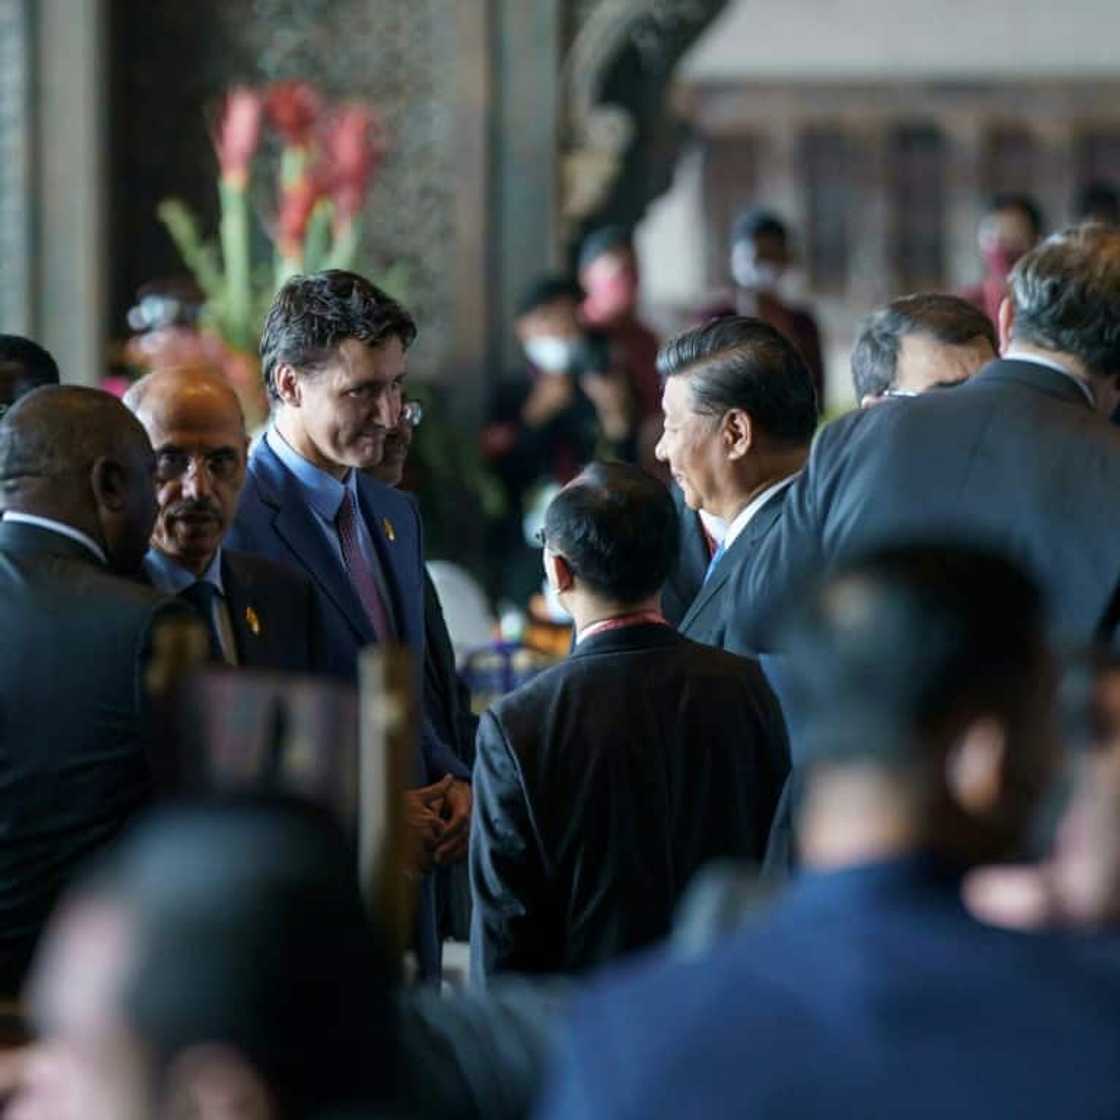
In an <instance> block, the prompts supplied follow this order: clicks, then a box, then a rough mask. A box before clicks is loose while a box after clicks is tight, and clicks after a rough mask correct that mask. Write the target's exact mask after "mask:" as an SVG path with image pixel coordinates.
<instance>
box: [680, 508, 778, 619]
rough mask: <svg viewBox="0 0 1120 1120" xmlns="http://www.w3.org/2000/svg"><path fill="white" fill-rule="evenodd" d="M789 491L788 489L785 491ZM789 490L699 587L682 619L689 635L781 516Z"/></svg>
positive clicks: (762, 512)
mask: <svg viewBox="0 0 1120 1120" xmlns="http://www.w3.org/2000/svg"><path fill="white" fill-rule="evenodd" d="M786 490H788V487H787V488H786ZM786 490H781V491H779V492H778V493H777V494H775V495H774V496H773V497H772V498H771V499H770V501H768V502H767V503H766V504H765V505H764V506H763V507H762V509H760V510H759V511H758V512H757V513H756V514H755V515H754V517H752V518H751V521H750V524H749V525H748V526H747V527H746V528H745V529H744V530H743V531H742V532H741V533H740V534H739V536H738V537H737V538H736V539H735V541H734V542H733V543H732V545H731V547H730V548H729V549H728V550H727V551H726V552H725V553H724V554H723V556H721V557H720V561H719V563H718V564H717V565H716V570H715V571H714V572H713V573H712V575H711V577H710V578H709V579H708V581H707V583H705V584H704V586H703V587H701V588H700V591H699V593H698V594H697V596H696V598H695V599H694V600H693V601H692V606H690V607H689V608H688V611H687V613H686V614H685V616H684V618H682V619H681V624H680V627H679V629H680V631H681V633H687V632H688V629H689V627H690V626H691V625H692V624H693V623H694V622H695V621H696V619H697V618H699V616H700V615H701V614H702V613H703V612H704V610H705V608H706V607H707V605H708V604H709V603H710V602H711V601H712V600H713V598H714V597H715V595H716V594H717V592H719V591H720V589H721V588H722V587H723V586H724V584H726V583H727V581H728V580H729V579H730V578H731V576H732V574H733V573H734V572H735V570H736V569H737V568H738V567H739V564H740V562H741V561H742V559H743V557H744V556H748V555H750V553H751V552H753V551H754V549H755V548H757V547H758V542H759V541H760V540H762V538H763V537H764V536H766V534H767V533H768V532H770V530H771V529H772V528H773V527H774V523H775V522H776V521H777V520H778V515H779V514H780V513H781V512H782V500H783V497H784V495H785V493H786Z"/></svg>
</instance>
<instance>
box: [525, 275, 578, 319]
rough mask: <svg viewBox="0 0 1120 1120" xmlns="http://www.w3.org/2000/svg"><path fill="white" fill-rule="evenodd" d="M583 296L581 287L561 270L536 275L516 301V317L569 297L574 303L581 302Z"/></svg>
mask: <svg viewBox="0 0 1120 1120" xmlns="http://www.w3.org/2000/svg"><path fill="white" fill-rule="evenodd" d="M583 298H584V291H583V288H581V287H580V286H579V284H578V283H577V282H576V281H575V280H573V279H572V278H571V277H570V276H565V275H564V274H563V273H561V272H549V273H546V274H545V275H544V276H538V277H537V279H536V280H534V281H533V283H532V284H530V285H529V287H528V288H526V289H525V292H524V294H523V295H522V297H521V299H520V300H518V303H517V312H516V314H517V317H518V318H519V319H520V318H521V316H522V315H528V314H529V313H530V312H532V311H536V310H537V309H538V308H541V307H547V306H548V305H549V304H550V303H556V302H557V301H558V300H562V299H570V300H572V301H573V302H575V303H577V304H578V303H582V302H583Z"/></svg>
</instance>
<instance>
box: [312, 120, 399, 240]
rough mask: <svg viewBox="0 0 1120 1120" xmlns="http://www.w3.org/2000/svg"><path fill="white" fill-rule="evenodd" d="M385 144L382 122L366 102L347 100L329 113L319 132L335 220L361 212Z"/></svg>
mask: <svg viewBox="0 0 1120 1120" xmlns="http://www.w3.org/2000/svg"><path fill="white" fill-rule="evenodd" d="M387 147H388V144H387V138H386V135H385V126H384V124H383V123H382V120H381V118H380V117H379V116H378V115H377V114H376V113H375V112H374V111H373V110H372V109H370V108H369V106H367V105H360V104H357V103H354V102H351V103H349V104H345V105H340V106H339V107H338V108H337V109H336V110H335V111H334V112H333V113H332V114H331V116H330V118H329V120H328V121H327V126H326V129H325V130H324V134H323V153H324V157H325V159H326V164H327V175H328V178H329V182H330V193H331V198H332V200H333V201H334V207H335V219H336V221H337V222H338V223H339V224H345V223H346V222H349V221H351V220H352V219H353V218H354V217H355V216H356V215H357V214H358V213H360V212H361V209H362V206H363V204H364V203H365V198H366V192H367V191H368V190H369V184H370V180H371V179H372V178H373V175H374V172H375V171H376V170H377V167H378V164H379V163H380V162H381V159H382V157H383V156H384V154H385V151H386V149H387Z"/></svg>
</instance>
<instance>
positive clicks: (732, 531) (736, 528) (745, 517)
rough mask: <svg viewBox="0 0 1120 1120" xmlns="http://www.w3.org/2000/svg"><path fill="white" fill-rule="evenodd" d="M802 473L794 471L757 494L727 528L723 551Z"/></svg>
mask: <svg viewBox="0 0 1120 1120" xmlns="http://www.w3.org/2000/svg"><path fill="white" fill-rule="evenodd" d="M800 473H801V472H800V471H794V473H793V474H790V475H786V477H785V478H782V479H779V480H778V481H777V482H775V483H773V484H772V485H770V486H767V487H766V489H765V490H763V491H762V493H761V494H756V495H755V496H754V497H753V498H752V499H751V500H750V501H749V502H748V503H747V505H746V506H745V507H744V508H743V509H741V510H740V511H739V513H738V514H737V515H736V516H735V517H734V518H733V520H732V521H731V524H730V525H728V526H727V532H726V533H725V534H724V537H723V550H724V551H725V552H726V551H727V550H728V549H729V548H730V547H731V546H732V545H733V544H734V543H735V539H736V538H737V537H738V536H740V535H741V534H742V532H743V530H744V529H745V528H746V527H747V526H748V525H749V524H750V523H751V521H753V520H754V516H755V514H757V513H758V511H759V510H760V509H762V507H763V506H764V505H766V503H767V502H768V501H770V499H771V498H772V497H774V495H775V494H780V493H781V492H782V491H783V490H784V489H785V488H786V487H787V486H789V485H791V484H792V483H793V480H794V479H795V478H796V477H797V476H798V475H799V474H800Z"/></svg>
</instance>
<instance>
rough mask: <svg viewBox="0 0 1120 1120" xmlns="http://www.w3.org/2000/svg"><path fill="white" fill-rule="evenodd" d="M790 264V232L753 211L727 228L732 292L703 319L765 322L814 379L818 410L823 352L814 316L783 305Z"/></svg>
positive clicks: (764, 212)
mask: <svg viewBox="0 0 1120 1120" xmlns="http://www.w3.org/2000/svg"><path fill="white" fill-rule="evenodd" d="M793 263H794V254H793V248H792V246H791V243H790V234H789V229H788V228H787V226H786V224H785V222H783V221H782V220H781V218H779V217H778V216H777V215H776V214H774V213H772V212H771V211H769V210H763V209H761V208H757V207H756V208H753V209H750V210H747V211H745V212H744V213H742V214H740V215H739V217H738V218H737V219H736V221H735V224H734V225H733V226H732V227H731V260H730V267H731V278H732V280H733V281H734V283H735V291H734V294H733V296H732V298H731V300H730V301H729V302H727V303H723V304H716V305H713V306H712V307H709V308H707V309H705V310H704V312H703V313H702V315H701V318H702V319H705V320H706V319H714V318H718V317H721V316H725V315H746V316H753V317H755V318H758V319H761V320H762V321H763V322H765V323H769V324H770V326H772V327H773V328H774V329H775V330H776V331H778V332H779V333H780V334H782V335H783V336H784V337H785V338H786V339H788V340H789V341H790V342H791V343H793V345H794V347H796V349H797V352H798V353H799V354H800V355H801V357H802V359H803V360H804V361H805V364H806V365H807V366H808V367H809V373H810V375H811V376H812V379H813V388H814V389H815V390H816V394H817V408H818V410H823V408H824V401H825V384H824V356H823V355H824V349H823V346H822V344H821V332H820V328H819V327H818V326H817V320H816V318H815V317H814V316H813V313H812V311H810V310H809V309H808V308H807V307H796V306H793V305H792V304H789V303H787V302H786V301H785V298H784V293H783V284H784V279H785V277H786V275H787V273H788V272H789V269H790V266H791V265H792V264H793Z"/></svg>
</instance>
